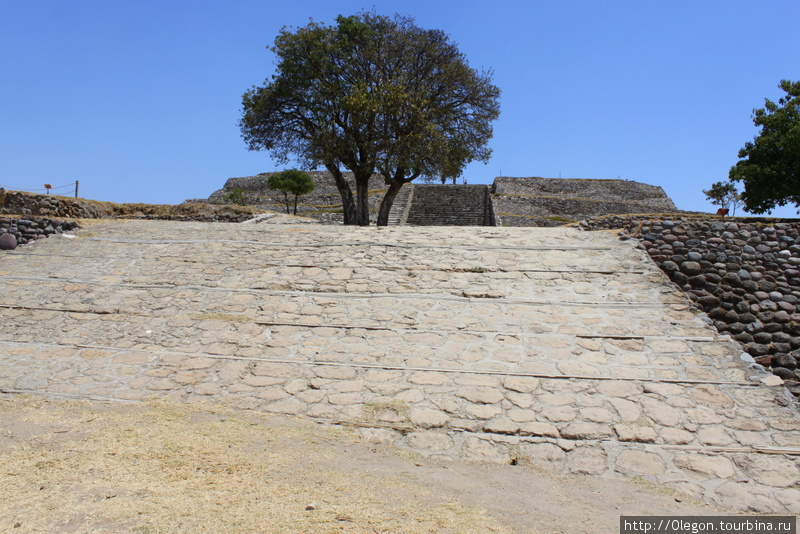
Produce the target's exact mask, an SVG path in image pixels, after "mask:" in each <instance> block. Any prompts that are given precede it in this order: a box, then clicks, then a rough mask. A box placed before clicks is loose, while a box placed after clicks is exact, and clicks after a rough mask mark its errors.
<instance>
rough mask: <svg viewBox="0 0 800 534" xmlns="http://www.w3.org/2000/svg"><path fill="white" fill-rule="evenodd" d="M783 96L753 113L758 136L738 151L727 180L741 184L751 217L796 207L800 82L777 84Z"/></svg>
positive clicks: (799, 179)
mask: <svg viewBox="0 0 800 534" xmlns="http://www.w3.org/2000/svg"><path fill="white" fill-rule="evenodd" d="M779 87H780V88H781V89H782V90H783V91H784V92H785V93H786V95H785V96H784V97H782V98H781V99H780V100H778V102H777V103H775V102H772V101H770V100H768V99H765V104H764V107H763V108H761V109H754V110H753V122H754V123H755V125H756V126H758V127H760V128H761V132H760V133H759V134H758V136H756V137H755V139H753V142H748V143H745V145H744V148H742V149H741V150H739V158H740V159H739V161H738V162H737V163H736V165H734V166H733V167H731V170H730V173H729V175H728V177H729V178H730V179H731V180H734V181H741V182H743V183H744V191H743V192H742V201H743V202H744V206H745V209H746V210H747V211H749V212H752V213H765V212H769V211H772V210H773V209H774V208H775V207H776V206H785V205H786V204H788V203H794V205H795V206H796V207H800V82H790V81H788V80H781V83H780V86H779Z"/></svg>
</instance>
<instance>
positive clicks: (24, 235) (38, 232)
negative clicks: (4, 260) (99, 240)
mask: <svg viewBox="0 0 800 534" xmlns="http://www.w3.org/2000/svg"><path fill="white" fill-rule="evenodd" d="M77 227H78V223H76V222H75V221H59V220H54V219H47V218H43V217H31V218H30V219H16V218H11V217H8V218H7V217H0V250H13V249H15V248H16V247H17V245H24V244H26V243H29V242H31V241H36V240H37V239H44V238H46V237H48V236H50V235H53V234H60V233H62V232H66V231H69V230H74V229H75V228H77Z"/></svg>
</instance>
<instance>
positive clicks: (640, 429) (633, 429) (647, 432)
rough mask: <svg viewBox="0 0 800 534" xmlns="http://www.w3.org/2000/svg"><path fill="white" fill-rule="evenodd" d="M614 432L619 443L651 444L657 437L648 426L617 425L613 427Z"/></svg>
mask: <svg viewBox="0 0 800 534" xmlns="http://www.w3.org/2000/svg"><path fill="white" fill-rule="evenodd" d="M614 432H616V433H617V436H618V437H619V440H620V441H638V442H642V443H652V442H654V441H655V440H656V438H657V437H658V434H657V433H656V430H655V429H654V428H653V427H650V426H639V425H631V424H619V425H614Z"/></svg>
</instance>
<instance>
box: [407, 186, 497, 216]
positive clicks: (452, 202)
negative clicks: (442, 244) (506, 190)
mask: <svg viewBox="0 0 800 534" xmlns="http://www.w3.org/2000/svg"><path fill="white" fill-rule="evenodd" d="M413 195H414V196H413V201H412V202H411V207H410V209H409V211H408V218H407V220H406V224H408V225H411V226H494V225H495V223H494V217H493V216H492V213H493V212H492V203H491V202H492V197H491V194H490V192H489V187H488V186H486V185H417V186H415V187H414V193H413Z"/></svg>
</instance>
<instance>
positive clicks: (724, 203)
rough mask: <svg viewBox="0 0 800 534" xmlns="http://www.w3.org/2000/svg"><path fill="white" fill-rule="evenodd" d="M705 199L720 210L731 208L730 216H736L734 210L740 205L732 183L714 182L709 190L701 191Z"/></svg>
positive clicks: (737, 192)
mask: <svg viewBox="0 0 800 534" xmlns="http://www.w3.org/2000/svg"><path fill="white" fill-rule="evenodd" d="M703 193H704V194H705V195H706V198H707V199H708V200H709V201H710V202H711V203H712V204H714V205H715V206H719V207H720V208H722V209H726V210H727V209H730V208H733V211H732V213H731V215H736V208H737V207H738V206H739V204H740V203H741V195H740V194H739V191H738V190H737V189H736V185H735V184H734V183H733V182H716V183H713V184H711V189H703Z"/></svg>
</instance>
